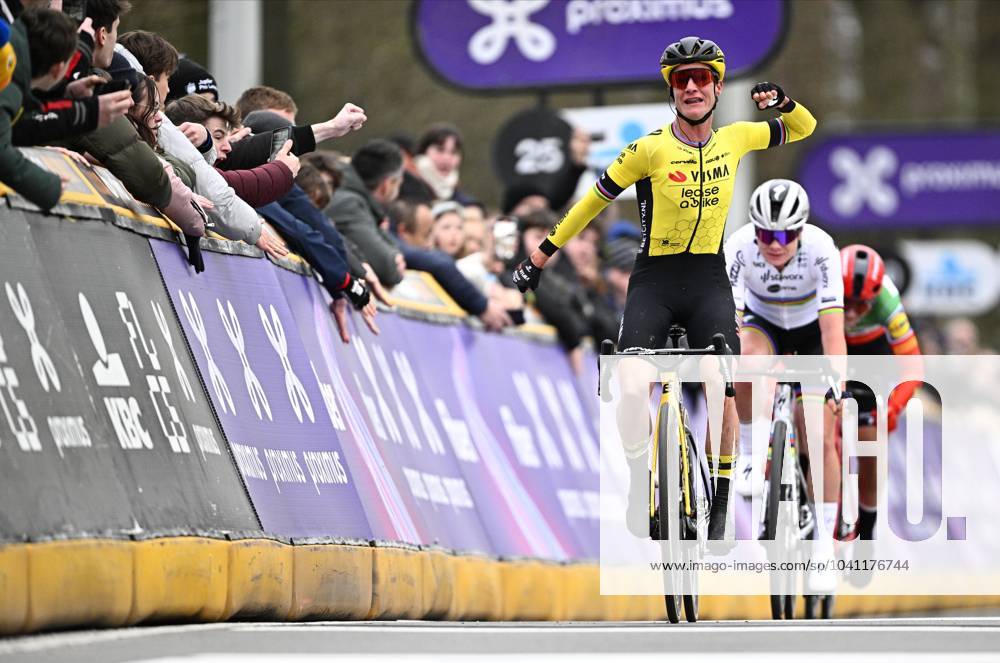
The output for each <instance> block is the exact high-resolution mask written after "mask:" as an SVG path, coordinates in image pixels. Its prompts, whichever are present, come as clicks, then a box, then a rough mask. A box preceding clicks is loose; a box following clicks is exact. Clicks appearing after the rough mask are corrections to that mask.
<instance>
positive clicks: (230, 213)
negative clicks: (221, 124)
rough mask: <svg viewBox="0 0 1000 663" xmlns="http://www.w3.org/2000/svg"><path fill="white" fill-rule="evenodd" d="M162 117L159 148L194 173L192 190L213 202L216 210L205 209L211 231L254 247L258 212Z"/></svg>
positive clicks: (166, 118)
mask: <svg viewBox="0 0 1000 663" xmlns="http://www.w3.org/2000/svg"><path fill="white" fill-rule="evenodd" d="M161 117H162V118H163V123H162V124H161V125H160V135H159V142H160V145H161V146H162V147H163V149H164V150H166V151H167V152H169V153H170V154H172V155H173V156H174V157H176V158H177V159H180V160H181V161H183V162H184V163H186V164H187V165H188V166H190V167H191V169H192V170H194V174H195V190H196V191H197V192H198V193H200V194H201V195H203V196H205V197H206V198H208V199H209V200H211V201H212V202H213V203H215V209H211V210H208V217H209V219H210V220H212V221H213V222H215V228H213V230H215V232H217V233H219V234H220V235H222V236H223V237H226V238H228V239H237V240H242V241H244V242H246V243H247V244H256V243H257V240H258V239H260V230H261V228H260V218H259V217H258V216H257V212H255V211H254V210H253V208H252V207H250V206H249V205H247V204H246V203H245V202H244V201H243V199H242V198H240V197H239V196H237V195H236V192H235V191H233V188H232V187H231V186H229V185H228V184H226V180H224V179H222V175H219V173H218V172H217V171H216V170H215V168H213V167H212V166H210V165H208V163H206V162H205V157H203V156H202V154H201V152H199V151H198V148H196V147H195V146H194V145H192V144H191V141H189V140H188V139H187V136H185V135H184V134H183V133H182V132H181V130H180V129H178V128H177V127H175V126H174V124H173V122H171V121H170V118H168V117H167V116H166V115H165V114H161Z"/></svg>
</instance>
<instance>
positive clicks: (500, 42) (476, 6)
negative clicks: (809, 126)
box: [469, 0, 556, 65]
mask: <svg viewBox="0 0 1000 663" xmlns="http://www.w3.org/2000/svg"><path fill="white" fill-rule="evenodd" d="M548 4H549V0H503V1H501V0H469V7H470V8H472V10H473V11H475V12H477V13H479V14H482V15H484V16H489V17H490V18H491V19H493V22H492V23H490V24H489V25H487V26H485V27H482V28H480V29H479V30H477V31H476V33H475V34H474V35H472V38H471V39H470V40H469V57H471V58H472V60H473V61H474V62H476V63H477V64H482V65H488V64H493V63H494V62H496V61H497V60H499V59H500V58H501V57H502V56H503V54H504V52H506V50H507V42H509V41H511V40H513V41H514V43H515V44H516V45H517V50H518V51H520V52H521V55H523V56H524V57H526V58H527V59H529V60H531V61H532V62H543V61H545V60H548V59H549V58H550V57H552V54H553V53H555V50H556V38H555V37H554V36H553V35H552V33H551V32H550V31H549V29H548V28H546V27H545V26H542V25H538V24H537V23H532V22H531V21H530V20H528V19H529V17H530V16H531V15H532V14H534V13H535V12H538V11H539V10H541V9H544V8H545V6H546V5H548Z"/></svg>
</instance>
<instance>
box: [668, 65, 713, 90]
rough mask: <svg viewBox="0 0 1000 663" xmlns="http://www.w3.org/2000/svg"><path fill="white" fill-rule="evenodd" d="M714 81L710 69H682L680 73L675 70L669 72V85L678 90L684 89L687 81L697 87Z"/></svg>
mask: <svg viewBox="0 0 1000 663" xmlns="http://www.w3.org/2000/svg"><path fill="white" fill-rule="evenodd" d="M714 80H715V76H713V75H712V70H711V69H702V68H698V69H682V70H680V71H677V70H676V69H675V70H673V71H672V72H670V85H671V86H672V87H675V88H677V89H678V90H683V89H684V88H686V87H687V84H688V81H694V84H695V85H696V86H697V87H705V86H706V85H708V84H709V83H712V82H713V81H714Z"/></svg>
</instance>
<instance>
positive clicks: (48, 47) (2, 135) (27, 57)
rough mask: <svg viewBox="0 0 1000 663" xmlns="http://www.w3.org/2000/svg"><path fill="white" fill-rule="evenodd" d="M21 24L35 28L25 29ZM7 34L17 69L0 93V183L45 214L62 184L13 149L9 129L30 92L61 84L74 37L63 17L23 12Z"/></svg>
mask: <svg viewBox="0 0 1000 663" xmlns="http://www.w3.org/2000/svg"><path fill="white" fill-rule="evenodd" d="M25 20H26V22H27V25H28V26H33V28H27V27H25V22H24V21H25ZM4 27H5V28H6V27H7V26H6V24H4ZM29 31H32V32H34V36H35V44H34V46H33V47H29V43H28V36H27V35H28V32H29ZM8 34H9V39H10V42H11V45H12V47H13V51H14V53H15V55H16V58H17V65H16V66H15V68H14V72H13V77H12V79H11V82H10V84H9V85H7V87H6V88H4V89H3V91H2V92H0V181H3V183H4V184H6V185H7V186H9V187H10V188H12V189H14V191H16V192H18V193H19V194H21V195H22V196H24V197H25V198H27V199H28V200H29V201H31V202H32V203H34V204H36V205H38V206H39V207H40V208H42V209H43V210H49V209H51V208H52V207H54V206H55V205H56V203H58V202H59V198H60V196H61V195H62V188H63V183H62V180H61V179H60V177H59V176H58V175H56V174H55V173H51V172H49V171H47V170H45V169H44V168H41V167H40V166H37V165H36V164H35V163H34V162H32V161H30V160H29V159H27V158H26V157H25V156H24V155H23V154H22V153H21V152H20V151H19V150H17V149H16V148H15V147H14V146H13V145H12V144H11V126H12V125H14V124H15V123H16V122H17V121H18V120H19V119H20V117H21V115H22V112H23V105H24V102H25V100H26V99H30V97H31V88H32V87H34V86H38V87H42V88H46V89H47V88H50V87H52V86H53V85H55V84H56V83H58V82H59V81H60V80H61V79H62V77H63V75H64V74H65V73H66V70H67V69H68V67H69V60H70V57H71V56H72V55H73V53H74V52H75V51H76V32H75V30H74V26H73V23H72V22H71V21H70V20H69V18H68V17H66V16H65V15H64V14H61V13H59V12H57V11H53V10H51V9H37V10H31V11H29V12H26V15H24V16H22V17H21V18H20V19H19V20H18V21H16V22H15V23H14V25H13V26H12V28H8ZM32 55H35V61H34V62H32V58H31V56H32Z"/></svg>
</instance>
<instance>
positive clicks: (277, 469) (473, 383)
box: [151, 240, 600, 560]
mask: <svg viewBox="0 0 1000 663" xmlns="http://www.w3.org/2000/svg"><path fill="white" fill-rule="evenodd" d="M151 244H152V245H153V250H154V255H155V256H156V258H157V261H158V263H159V265H160V270H161V273H162V274H163V277H164V280H165V282H166V284H167V288H168V290H169V291H170V296H171V298H172V299H173V301H174V304H175V307H176V310H177V312H178V315H179V317H180V318H181V323H182V326H183V329H184V331H185V333H186V334H187V336H188V339H189V342H190V345H191V346H192V350H193V354H194V356H195V359H196V361H197V363H198V366H199V369H200V371H201V373H202V376H203V378H204V380H205V383H206V385H207V390H208V392H209V394H210V395H211V397H212V400H213V403H214V404H215V407H216V410H217V412H218V415H219V418H220V420H221V422H222V425H223V428H224V430H225V432H226V436H227V438H228V440H229V442H230V445H231V447H232V449H233V452H234V456H235V458H236V461H237V466H238V468H239V470H240V472H241V474H242V476H243V478H244V481H245V483H246V485H247V488H248V490H249V492H250V495H251V498H252V500H253V503H254V505H255V507H256V508H257V511H258V513H259V514H260V518H261V521H262V524H263V526H264V527H265V529H267V530H268V531H270V532H273V533H276V534H282V535H285V536H334V537H350V538H374V539H379V540H388V541H403V542H407V543H413V544H422V545H427V544H435V545H441V546H444V547H446V548H450V549H453V550H457V551H475V552H484V553H488V554H494V555H499V556H502V557H538V558H544V559H552V560H569V559H596V558H597V556H598V538H599V537H598V531H599V530H598V525H599V505H598V503H599V500H598V491H599V468H600V452H599V447H598V444H597V437H596V433H595V426H594V411H593V410H592V409H591V407H592V404H588V403H587V402H586V397H581V392H582V390H583V386H582V385H581V384H580V383H579V381H578V379H577V378H576V377H575V376H574V375H573V374H572V372H571V371H570V369H569V363H568V361H567V359H566V356H565V353H564V352H563V351H562V350H561V349H560V348H559V347H558V346H557V345H554V344H546V343H540V342H535V341H530V340H527V339H524V338H518V337H512V336H505V335H499V334H488V333H485V332H482V331H477V330H473V329H470V328H468V327H466V326H464V325H460V324H451V325H441V324H433V323H429V322H423V321H419V320H414V319H412V318H406V317H401V316H399V315H396V314H393V313H383V314H381V315H379V317H378V324H379V327H380V329H381V333H380V334H379V335H377V336H376V335H375V334H373V333H372V332H371V331H369V330H368V329H367V328H365V327H364V326H363V325H361V324H360V322H359V320H360V318H358V317H357V316H356V315H353V314H352V315H351V317H350V318H349V327H350V331H351V342H350V343H349V344H344V343H343V342H342V341H341V339H340V338H339V335H338V333H337V331H336V330H335V328H334V325H333V321H332V317H331V314H330V311H329V298H328V297H327V296H326V294H325V293H324V292H323V291H322V289H321V288H320V286H319V285H318V284H317V283H316V282H315V281H314V280H313V279H312V278H310V277H306V276H302V275H300V274H297V273H294V272H291V271H288V270H284V269H280V268H277V267H275V266H274V265H272V264H270V263H269V262H268V261H266V260H260V259H253V258H244V257H237V256H222V255H219V254H216V253H208V254H206V268H207V270H206V274H209V273H210V274H211V278H205V276H204V275H194V274H193V273H192V272H191V270H190V268H189V267H188V266H187V265H186V264H185V263H184V261H183V258H182V256H181V255H180V253H179V252H178V251H177V250H176V247H175V246H173V245H172V244H167V243H165V242H160V241H155V240H153V241H151ZM595 384H596V382H595ZM590 400H594V397H591V398H590Z"/></svg>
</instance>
